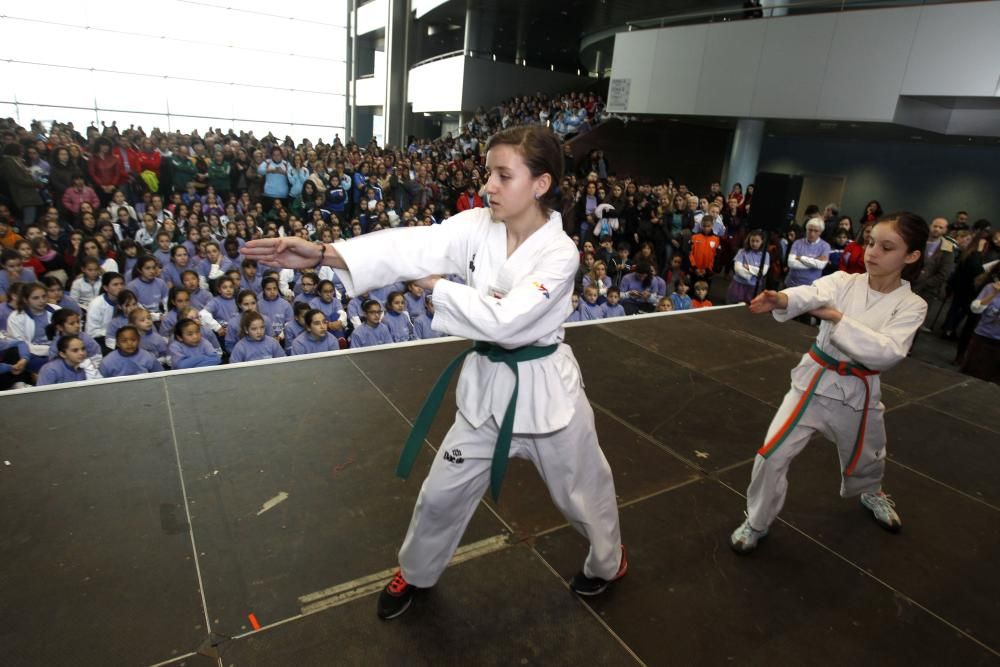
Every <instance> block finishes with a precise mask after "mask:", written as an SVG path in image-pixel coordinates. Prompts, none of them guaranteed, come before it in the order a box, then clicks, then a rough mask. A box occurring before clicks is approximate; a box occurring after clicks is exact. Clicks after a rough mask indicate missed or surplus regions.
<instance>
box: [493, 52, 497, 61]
mask: <svg viewBox="0 0 1000 667" xmlns="http://www.w3.org/2000/svg"><path fill="white" fill-rule="evenodd" d="M496 61H497V54H495V53H494V54H493V62H496Z"/></svg>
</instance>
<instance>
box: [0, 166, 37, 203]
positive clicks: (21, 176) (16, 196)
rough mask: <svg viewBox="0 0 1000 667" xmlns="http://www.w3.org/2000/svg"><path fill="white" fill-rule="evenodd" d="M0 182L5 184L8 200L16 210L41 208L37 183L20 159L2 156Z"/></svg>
mask: <svg viewBox="0 0 1000 667" xmlns="http://www.w3.org/2000/svg"><path fill="white" fill-rule="evenodd" d="M0 181H4V182H5V183H6V184H7V189H8V191H9V192H10V198H11V200H12V201H13V202H14V205H15V206H17V207H18V208H24V207H25V206H41V205H42V196H41V195H40V194H38V183H37V182H36V181H35V179H34V178H32V176H31V172H29V171H28V168H27V167H25V166H24V163H23V162H21V160H20V158H16V157H14V156H13V155H4V156H3V159H2V160H0Z"/></svg>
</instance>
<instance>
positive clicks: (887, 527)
mask: <svg viewBox="0 0 1000 667" xmlns="http://www.w3.org/2000/svg"><path fill="white" fill-rule="evenodd" d="M865 509H866V510H868V513H869V514H870V515H871V517H872V520H873V521H875V523H876V524H878V527H879V528H881V529H882V530H884V531H886V532H887V533H892V534H893V535H895V534H896V533H898V532H899V531H901V530H903V524H901V523H898V524H891V523H885V522H884V521H879V519H878V517H877V516H875V512H873V511H872V510H870V509H868V508H867V507H865Z"/></svg>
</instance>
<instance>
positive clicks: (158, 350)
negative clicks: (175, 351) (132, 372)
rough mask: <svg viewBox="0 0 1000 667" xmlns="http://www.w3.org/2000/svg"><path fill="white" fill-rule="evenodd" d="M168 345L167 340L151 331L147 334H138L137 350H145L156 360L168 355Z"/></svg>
mask: <svg viewBox="0 0 1000 667" xmlns="http://www.w3.org/2000/svg"><path fill="white" fill-rule="evenodd" d="M168 347H169V343H168V342H167V339H166V338H164V337H163V336H161V335H160V334H158V333H157V332H156V329H151V330H150V331H149V332H148V333H142V332H139V348H140V349H142V350H146V351H147V352H149V353H150V354H152V355H153V356H154V357H156V358H160V357H165V356H167V354H168Z"/></svg>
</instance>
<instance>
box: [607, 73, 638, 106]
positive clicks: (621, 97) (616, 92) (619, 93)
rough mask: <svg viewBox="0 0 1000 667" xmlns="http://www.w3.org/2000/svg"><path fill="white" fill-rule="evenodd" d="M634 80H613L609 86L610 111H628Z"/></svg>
mask: <svg viewBox="0 0 1000 667" xmlns="http://www.w3.org/2000/svg"><path fill="white" fill-rule="evenodd" d="M631 88H632V79H611V82H610V83H609V84H608V111H627V110H628V95H629V90H630V89H631Z"/></svg>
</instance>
